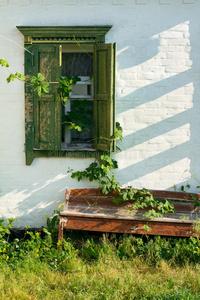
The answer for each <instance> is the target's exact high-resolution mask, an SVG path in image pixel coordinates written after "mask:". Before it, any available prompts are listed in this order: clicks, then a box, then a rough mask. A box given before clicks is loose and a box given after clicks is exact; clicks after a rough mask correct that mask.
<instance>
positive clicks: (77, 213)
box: [59, 188, 200, 240]
mask: <svg viewBox="0 0 200 300" xmlns="http://www.w3.org/2000/svg"><path fill="white" fill-rule="evenodd" d="M150 192H151V193H152V194H153V196H154V198H159V199H170V200H171V201H172V203H173V204H174V208H175V210H176V213H168V214H167V215H165V216H164V217H163V218H157V219H154V220H148V219H147V218H146V217H145V216H144V213H145V210H144V209H139V210H133V211H132V212H131V214H128V213H127V211H128V210H130V209H131V207H132V204H133V203H134V201H124V202H122V203H121V204H115V203H114V202H113V196H114V195H113V194H112V193H110V194H107V195H104V194H102V192H101V191H100V190H99V189H94V188H93V189H92V188H91V189H67V190H66V194H65V200H66V204H65V206H64V211H63V212H61V213H60V224H59V240H62V239H63V230H64V229H76V230H87V231H100V232H116V233H132V234H151V235H163V236H180V237H189V236H195V231H194V229H193V226H192V225H193V224H194V222H195V220H196V218H197V217H198V218H199V217H200V214H199V213H198V208H200V207H199V206H198V205H196V204H195V201H196V202H197V203H200V194H193V196H191V194H188V193H182V192H172V191H156V190H154V191H150ZM194 197H195V201H194ZM147 209H148V208H147ZM144 225H148V226H149V227H150V228H151V229H152V230H151V231H147V230H145V229H144V227H143V226H144Z"/></svg>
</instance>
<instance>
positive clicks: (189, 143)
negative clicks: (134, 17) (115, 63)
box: [116, 8, 200, 192]
mask: <svg viewBox="0 0 200 300" xmlns="http://www.w3.org/2000/svg"><path fill="white" fill-rule="evenodd" d="M184 9H185V8H184ZM154 17H155V18H156V16H152V15H151V19H152V20H153V19H154ZM163 17H164V14H163ZM193 20H196V19H195V18H193V16H192V14H190V12H187V11H186V9H185V10H184V12H183V14H181V12H179V14H178V15H177V16H176V19H175V17H173V16H172V17H171V18H169V19H168V20H165V22H164V24H165V28H164V27H163V26H164V25H163V24H162V25H161V28H162V31H165V32H162V31H160V33H156V32H152V36H154V37H157V38H158V39H157V43H156V42H155V40H154V39H153V41H152V40H151V38H150V36H149V37H147V38H146V42H145V43H144V42H143V45H144V44H145V45H146V52H148V47H149V48H150V54H152V56H151V55H147V56H146V58H147V60H146V61H145V60H142V58H141V59H140V61H139V59H138V57H136V58H134V55H133V57H132V60H133V63H132V64H131V65H129V67H128V65H127V66H126V68H127V69H126V70H124V72H125V71H128V72H129V74H130V79H131V76H136V81H137V78H138V77H141V78H142V75H143V76H144V79H145V75H146V76H147V80H146V84H143V86H141V87H139V86H138V87H137V86H136V87H134V88H132V92H130V93H128V92H126V90H128V89H126V88H124V87H122V86H121V91H122V95H123V92H124V94H125V95H124V96H122V97H121V95H120V94H119V97H118V100H117V101H118V107H119V109H118V113H117V116H118V120H119V121H120V122H121V123H122V124H124V129H125V130H124V133H125V136H124V138H123V142H122V143H119V147H120V148H121V150H122V152H121V153H118V154H117V155H116V157H117V159H119V160H120V159H121V161H122V158H123V163H122V164H121V165H120V168H119V170H118V171H117V179H118V180H119V181H120V182H121V183H123V184H124V185H127V184H131V183H134V182H136V185H137V183H139V182H140V184H141V182H142V181H143V182H144V186H145V187H147V188H154V189H156V182H155V183H154V186H152V180H153V179H152V178H155V181H156V180H159V181H160V182H161V181H162V182H163V188H164V189H169V188H172V187H173V184H172V183H171V182H172V180H173V176H174V184H176V185H178V186H179V187H180V186H181V185H186V184H187V182H188V180H189V179H190V177H191V176H190V172H191V173H193V174H195V175H196V177H197V178H200V173H199V169H200V156H199V155H198V151H199V146H200V138H199V135H200V130H199V128H200V119H199V118H198V115H199V113H198V112H200V102H199V95H200V73H199V67H200V58H199V56H198V45H199V44H198V43H197V42H196V38H197V36H196V33H197V32H198V30H197V28H198V24H197V23H198V22H195V21H193ZM141 22H142V21H141ZM149 22H150V19H149ZM182 26H183V27H184V29H186V28H187V27H188V31H186V32H184V33H182V34H183V39H182V40H181V38H180V39H179V38H174V39H173V38H172V39H171V38H170V33H171V34H172V35H173V34H175V35H176V36H178V34H179V33H180V35H181V30H180V29H181V27H182ZM140 27H141V26H140ZM150 27H151V26H150ZM159 30H160V27H159ZM167 33H168V35H167ZM136 36H138V34H136ZM167 36H168V39H167ZM133 40H134V37H133ZM167 40H168V41H169V45H171V47H172V48H173V51H174V58H173V52H167V51H168V50H169V47H168V46H169V45H167V44H166V45H165V42H166V41H167ZM138 42H139V41H137V45H136V46H135V49H136V50H135V52H139V51H140V46H141V45H139V44H138ZM173 43H174V44H173ZM124 46H125V51H121V52H120V50H119V57H120V59H119V63H120V62H121V61H123V57H124V56H126V55H128V53H127V51H129V50H130V49H129V50H128V47H126V46H127V45H124ZM152 47H155V49H154V50H153V49H152ZM172 48H171V49H172ZM179 51H180V52H179ZM179 53H180V57H179ZM154 54H155V57H153V55H154ZM166 55H168V56H166ZM181 55H182V56H181ZM184 55H185V59H181V57H184ZM144 57H145V56H144ZM168 58H169V59H170V58H171V63H173V65H170V60H167V59H168ZM184 61H187V63H188V65H187V64H186V65H182V64H183V62H184ZM130 62H131V60H130V59H129V64H130ZM168 63H169V65H168ZM139 64H140V65H139ZM121 67H123V66H122V65H120V68H121ZM120 68H119V69H120ZM156 68H157V69H158V72H159V73H160V75H161V76H160V78H158V79H157V80H156V82H155V81H154V82H153V80H152V82H151V80H148V79H150V77H148V76H150V75H151V73H152V74H153V73H154V72H156ZM162 68H163V70H162ZM131 72H132V73H131ZM134 72H135V73H136V74H134ZM154 74H155V73H154ZM152 78H153V77H152ZM133 84H134V81H133ZM155 111H157V112H158V115H157V116H155ZM173 165H174V167H173ZM186 165H187V169H189V171H188V176H187V178H185V176H184V174H185V171H186ZM176 166H177V168H179V169H178V170H177V173H176ZM181 168H182V169H181ZM154 172H155V173H154ZM153 173H154V174H153ZM156 173H157V175H155V174H156ZM178 173H179V174H178ZM180 173H182V175H183V176H182V177H181V176H180ZM151 174H152V178H151ZM148 176H149V177H148ZM153 176H154V177H153ZM142 177H144V178H142ZM178 177H179V180H178V179H177V178H178ZM145 179H147V181H145ZM160 182H159V183H158V186H160ZM140 184H138V185H140ZM197 185H199V184H198V182H197V181H195V179H194V180H192V179H191V186H192V190H193V192H194V190H195V188H196V186H197ZM138 187H142V186H138ZM159 188H160V187H158V188H157V189H159Z"/></svg>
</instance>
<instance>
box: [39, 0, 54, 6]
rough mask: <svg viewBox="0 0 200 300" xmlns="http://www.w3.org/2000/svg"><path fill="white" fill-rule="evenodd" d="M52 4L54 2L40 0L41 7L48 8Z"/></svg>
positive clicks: (52, 0)
mask: <svg viewBox="0 0 200 300" xmlns="http://www.w3.org/2000/svg"><path fill="white" fill-rule="evenodd" d="M52 4H54V0H41V5H42V6H48V5H52Z"/></svg>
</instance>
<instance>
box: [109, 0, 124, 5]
mask: <svg viewBox="0 0 200 300" xmlns="http://www.w3.org/2000/svg"><path fill="white" fill-rule="evenodd" d="M112 4H113V5H124V4H126V0H112Z"/></svg>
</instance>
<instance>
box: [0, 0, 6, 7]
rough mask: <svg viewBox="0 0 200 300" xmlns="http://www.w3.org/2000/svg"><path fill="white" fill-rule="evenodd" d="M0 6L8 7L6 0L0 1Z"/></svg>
mask: <svg viewBox="0 0 200 300" xmlns="http://www.w3.org/2000/svg"><path fill="white" fill-rule="evenodd" d="M0 6H8V0H0Z"/></svg>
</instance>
